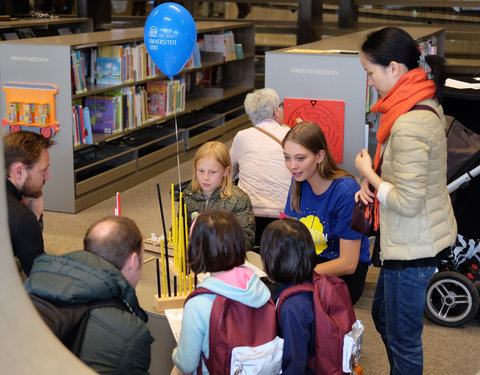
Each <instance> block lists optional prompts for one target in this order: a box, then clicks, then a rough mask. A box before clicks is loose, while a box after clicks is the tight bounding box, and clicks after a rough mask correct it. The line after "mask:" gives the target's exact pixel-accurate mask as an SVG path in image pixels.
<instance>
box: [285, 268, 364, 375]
mask: <svg viewBox="0 0 480 375" xmlns="http://www.w3.org/2000/svg"><path fill="white" fill-rule="evenodd" d="M300 292H312V293H313V306H314V310H315V311H314V313H315V353H316V354H315V357H313V358H310V359H309V360H308V367H309V368H311V369H312V370H313V371H314V372H315V374H317V375H318V374H325V375H337V374H338V375H343V374H344V372H343V370H342V363H343V338H344V336H345V335H346V334H347V333H348V332H350V331H351V330H352V325H353V323H355V321H356V317H355V312H354V310H353V306H352V301H351V299H350V293H349V292H348V287H347V285H346V284H345V282H344V281H343V280H341V279H339V278H338V277H337V276H334V275H319V274H317V273H316V272H313V283H310V282H308V281H306V282H304V283H302V284H297V285H294V286H291V287H289V288H287V289H285V290H284V291H283V292H282V293H281V294H280V297H279V298H278V301H277V319H278V321H279V322H280V309H281V307H282V304H283V302H284V301H285V300H286V299H287V298H288V297H290V296H291V295H294V294H297V293H300Z"/></svg>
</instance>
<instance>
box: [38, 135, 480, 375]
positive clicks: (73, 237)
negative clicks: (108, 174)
mask: <svg viewBox="0 0 480 375" xmlns="http://www.w3.org/2000/svg"><path fill="white" fill-rule="evenodd" d="M226 144H227V146H230V142H226ZM158 173H159V174H158V176H157V177H154V178H152V179H150V180H148V181H145V182H143V183H140V184H139V185H137V186H135V187H134V188H131V189H129V190H127V191H124V192H122V193H121V202H122V207H121V208H122V216H127V217H130V218H132V219H133V220H135V221H136V223H137V224H138V226H139V228H140V230H141V231H142V233H143V235H144V236H145V237H148V236H149V235H150V233H152V232H154V233H156V234H162V232H163V230H162V222H161V215H160V209H159V205H158V199H157V191H156V184H157V183H159V184H160V187H161V193H162V201H163V206H164V212H165V224H166V227H167V230H168V228H170V222H171V216H170V212H171V200H170V196H169V191H170V185H171V184H172V183H177V182H178V170H177V169H176V168H173V169H170V170H167V171H160V170H159V171H158ZM191 174H192V161H191V160H189V161H186V162H184V163H182V164H181V168H180V175H181V180H183V181H185V180H188V179H190V178H191ZM114 206H115V198H114V197H113V196H112V198H111V199H108V200H106V201H104V202H101V203H99V204H97V205H95V206H93V207H90V208H88V209H86V210H84V211H82V212H79V213H77V214H75V215H72V214H61V213H56V212H46V213H45V215H44V221H45V230H44V239H45V247H46V251H47V252H48V253H52V254H64V253H66V252H69V251H72V250H76V249H81V248H82V239H83V236H84V234H85V232H86V230H87V228H88V227H89V226H90V225H91V224H92V223H93V222H94V221H95V220H98V219H100V218H102V217H104V216H106V215H109V214H112V213H113V208H114ZM377 275H378V269H375V268H373V267H371V268H370V269H369V272H368V275H367V284H366V287H365V290H364V293H363V296H362V298H361V299H360V301H359V302H358V303H357V305H356V306H355V311H356V314H357V319H360V320H361V321H362V322H363V324H364V325H365V337H364V345H363V351H362V354H363V355H362V358H361V360H360V364H361V365H362V366H363V369H364V371H363V374H364V375H385V374H388V373H389V365H388V360H387V356H386V353H385V349H384V346H383V343H382V341H381V338H380V336H379V335H378V333H377V332H376V330H375V327H374V325H373V321H372V318H371V316H370V308H371V304H372V297H373V293H374V289H375V283H376V278H377ZM423 344H424V345H423V346H424V357H425V359H424V362H425V366H424V373H425V374H432V375H447V374H448V375H450V374H455V375H456V374H458V375H473V374H479V373H480V371H479V369H480V323H479V321H478V320H472V321H471V322H469V323H468V324H466V325H465V326H464V327H461V328H446V327H441V326H439V325H436V324H435V323H432V322H431V321H429V320H428V319H427V318H425V328H424V333H423ZM152 356H155V353H152Z"/></svg>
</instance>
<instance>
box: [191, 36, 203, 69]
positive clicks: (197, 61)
mask: <svg viewBox="0 0 480 375" xmlns="http://www.w3.org/2000/svg"><path fill="white" fill-rule="evenodd" d="M193 67H194V68H201V67H202V57H201V55H200V43H198V42H196V43H195V46H194V47H193Z"/></svg>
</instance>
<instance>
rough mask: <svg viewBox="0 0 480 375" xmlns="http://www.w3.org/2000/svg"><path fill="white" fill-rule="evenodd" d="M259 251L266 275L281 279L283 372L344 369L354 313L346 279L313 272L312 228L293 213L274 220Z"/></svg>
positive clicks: (279, 305)
mask: <svg viewBox="0 0 480 375" xmlns="http://www.w3.org/2000/svg"><path fill="white" fill-rule="evenodd" d="M260 254H261V257H262V262H263V267H264V270H265V272H266V273H267V275H268V277H269V278H270V279H271V280H272V281H273V282H276V283H279V284H280V286H279V287H278V289H277V290H276V291H275V293H274V296H273V299H274V301H276V302H277V318H278V325H279V335H280V336H281V337H282V338H283V339H284V348H283V361H282V369H283V373H282V374H284V375H289V374H292V375H297V374H309V375H310V374H328V375H332V374H343V371H342V355H343V339H344V336H345V334H347V333H348V332H350V331H351V329H352V324H353V323H354V322H355V313H354V311H353V307H352V303H351V300H350V294H349V292H348V288H347V286H346V284H345V283H344V282H343V281H342V280H340V279H339V278H338V277H336V276H333V275H318V274H317V273H316V272H314V268H315V265H316V263H317V259H316V258H317V254H316V251H315V245H314V243H313V239H312V235H311V234H310V231H309V230H308V228H307V227H306V226H305V224H303V223H302V222H301V221H299V220H296V219H293V218H285V219H281V220H276V221H274V222H272V223H270V224H269V225H268V226H267V227H266V229H265V231H264V232H263V235H262V239H261V243H260Z"/></svg>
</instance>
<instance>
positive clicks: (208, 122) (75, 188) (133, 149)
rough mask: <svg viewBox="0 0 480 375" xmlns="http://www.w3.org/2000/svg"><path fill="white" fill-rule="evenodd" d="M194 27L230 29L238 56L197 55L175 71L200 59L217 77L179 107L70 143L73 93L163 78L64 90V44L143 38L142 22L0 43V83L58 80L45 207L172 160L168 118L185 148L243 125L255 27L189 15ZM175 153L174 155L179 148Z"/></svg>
mask: <svg viewBox="0 0 480 375" xmlns="http://www.w3.org/2000/svg"><path fill="white" fill-rule="evenodd" d="M196 26H197V33H198V35H199V36H200V35H204V34H207V33H222V32H224V31H229V30H230V31H232V32H233V34H234V37H235V43H242V45H243V58H241V59H235V60H231V61H225V62H224V61H223V60H222V61H214V62H211V61H210V62H205V64H203V63H202V67H201V68H196V69H190V70H188V71H184V72H181V73H180V74H195V71H197V70H199V69H204V68H205V67H215V66H221V67H222V74H223V75H222V77H223V80H221V82H220V83H219V84H218V85H217V86H216V87H213V88H212V90H209V89H206V90H203V89H199V88H197V87H194V89H193V90H191V92H189V93H187V96H186V102H185V110H184V111H183V112H181V113H177V114H176V116H175V115H169V116H164V117H160V116H151V117H149V118H148V120H147V121H145V122H144V123H142V124H141V126H138V127H137V128H134V129H128V130H125V131H124V132H122V133H117V134H114V135H98V134H95V137H94V142H93V144H92V145H81V146H77V147H75V146H74V141H73V131H74V126H75V125H74V122H73V120H72V103H73V100H85V98H86V97H88V96H92V95H101V94H103V93H105V92H108V91H111V90H115V89H121V88H123V87H136V86H142V85H143V86H144V85H145V84H146V82H148V81H155V80H161V79H165V78H166V77H165V76H164V75H162V74H159V75H158V76H156V77H154V78H148V79H143V80H139V81H135V82H130V83H124V84H119V85H107V84H102V85H100V84H94V83H90V84H88V85H87V91H86V92H83V93H80V94H75V93H72V83H71V69H70V64H71V62H70V60H71V52H72V51H74V50H79V49H88V48H97V47H99V46H104V45H120V44H132V45H133V44H134V43H137V42H142V41H143V28H133V29H125V30H118V29H116V30H109V31H101V32H94V33H81V34H72V35H63V36H51V37H44V38H35V39H19V40H14V41H5V42H2V43H0V83H1V84H5V83H6V82H26V83H48V84H51V85H55V86H56V87H57V88H58V93H57V95H56V119H57V121H58V122H59V124H60V125H59V129H60V130H59V131H58V133H57V134H56V135H55V136H54V139H55V141H56V145H55V146H54V147H53V148H52V149H51V150H50V156H51V157H50V160H51V167H50V170H51V175H52V177H51V180H49V181H48V182H47V183H46V185H45V188H44V197H45V207H46V209H47V210H50V211H59V212H67V213H75V212H78V211H79V210H82V209H84V208H86V207H89V206H91V205H93V204H96V203H98V202H100V201H102V200H104V199H107V198H109V197H113V196H114V195H115V193H116V192H117V191H123V190H125V189H128V188H129V187H131V186H134V185H135V184H138V183H140V182H142V181H144V180H146V179H149V178H151V177H153V176H155V175H156V174H158V172H159V171H161V170H163V169H165V168H171V167H173V166H174V165H176V160H177V142H176V135H175V121H177V127H178V129H179V142H178V150H179V152H180V153H187V152H189V150H190V149H192V148H194V147H197V146H198V145H199V144H201V143H203V142H205V141H207V140H211V139H214V138H217V137H222V136H224V135H225V134H226V133H229V132H232V131H236V130H237V129H240V128H241V127H242V126H247V124H248V116H247V115H246V114H245V110H244V108H243V100H244V98H245V95H246V94H247V93H248V92H250V91H252V90H253V89H254V52H255V45H254V44H255V28H254V25H253V24H251V23H247V22H243V23H239V22H222V21H220V22H215V21H204V22H203V21H199V22H196ZM0 99H1V100H0V118H2V119H3V118H5V117H6V96H5V91H4V90H0ZM180 159H182V155H180Z"/></svg>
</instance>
